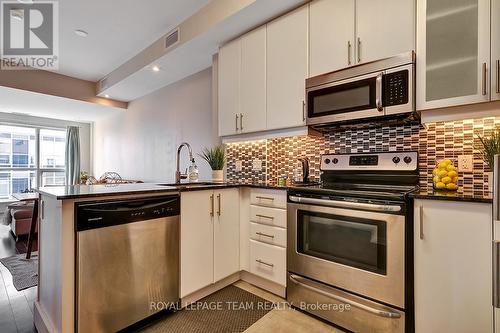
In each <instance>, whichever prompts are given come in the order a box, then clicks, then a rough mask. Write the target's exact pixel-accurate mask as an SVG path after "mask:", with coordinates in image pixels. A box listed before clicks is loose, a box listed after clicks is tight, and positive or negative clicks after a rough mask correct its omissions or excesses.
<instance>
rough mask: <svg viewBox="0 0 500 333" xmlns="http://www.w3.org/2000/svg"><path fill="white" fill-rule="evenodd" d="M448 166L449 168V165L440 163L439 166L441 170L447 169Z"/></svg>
mask: <svg viewBox="0 0 500 333" xmlns="http://www.w3.org/2000/svg"><path fill="white" fill-rule="evenodd" d="M447 166H448V164H446V163H444V162H439V164H438V168H439V169H446V167H447Z"/></svg>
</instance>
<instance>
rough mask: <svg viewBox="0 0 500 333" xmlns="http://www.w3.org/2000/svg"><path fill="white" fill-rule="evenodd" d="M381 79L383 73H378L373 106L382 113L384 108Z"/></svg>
mask: <svg viewBox="0 0 500 333" xmlns="http://www.w3.org/2000/svg"><path fill="white" fill-rule="evenodd" d="M382 77H383V73H380V74H379V75H377V78H376V79H375V104H376V106H377V110H378V111H379V112H382V111H384V106H383V105H382Z"/></svg>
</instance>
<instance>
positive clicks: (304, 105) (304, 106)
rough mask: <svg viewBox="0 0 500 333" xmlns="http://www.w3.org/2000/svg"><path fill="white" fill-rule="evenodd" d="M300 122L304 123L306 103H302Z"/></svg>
mask: <svg viewBox="0 0 500 333" xmlns="http://www.w3.org/2000/svg"><path fill="white" fill-rule="evenodd" d="M302 121H303V122H305V121H306V102H305V101H302Z"/></svg>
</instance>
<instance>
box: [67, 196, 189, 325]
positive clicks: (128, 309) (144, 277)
mask: <svg viewBox="0 0 500 333" xmlns="http://www.w3.org/2000/svg"><path fill="white" fill-rule="evenodd" d="M179 213H180V198H179V196H178V195H173V196H161V197H154V198H145V199H132V200H122V201H102V202H91V203H78V204H76V206H75V215H76V217H77V219H76V230H77V232H76V244H77V245H76V246H77V254H76V260H77V262H76V275H75V276H76V286H77V289H76V302H77V308H76V314H77V318H76V328H77V331H78V332H82V333H86V332H93V333H95V332H116V331H118V330H121V329H123V328H126V327H128V326H130V325H132V324H134V323H137V322H138V321H140V320H142V319H145V318H147V317H148V316H150V315H153V314H155V313H157V312H159V310H161V309H162V308H165V306H166V305H169V306H170V305H172V304H177V302H178V301H179Z"/></svg>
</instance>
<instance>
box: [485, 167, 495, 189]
mask: <svg viewBox="0 0 500 333" xmlns="http://www.w3.org/2000/svg"><path fill="white" fill-rule="evenodd" d="M485 175H486V183H487V184H488V192H490V193H493V172H485Z"/></svg>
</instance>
